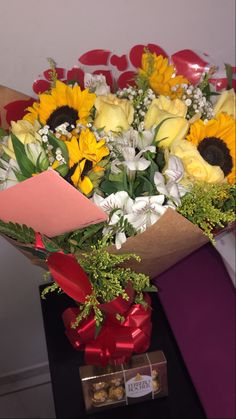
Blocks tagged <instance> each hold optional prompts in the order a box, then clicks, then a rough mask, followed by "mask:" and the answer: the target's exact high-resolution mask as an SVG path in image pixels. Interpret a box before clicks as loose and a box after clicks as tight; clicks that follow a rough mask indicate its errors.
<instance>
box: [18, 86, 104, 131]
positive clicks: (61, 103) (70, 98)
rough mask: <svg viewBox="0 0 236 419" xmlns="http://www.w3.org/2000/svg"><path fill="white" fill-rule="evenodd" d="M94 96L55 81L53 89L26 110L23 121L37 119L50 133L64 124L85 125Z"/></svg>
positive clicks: (76, 87) (75, 87)
mask: <svg viewBox="0 0 236 419" xmlns="http://www.w3.org/2000/svg"><path fill="white" fill-rule="evenodd" d="M95 99H96V95H95V94H94V93H89V91H88V90H87V89H86V90H83V91H82V90H81V89H80V87H79V86H77V85H75V86H73V87H71V86H68V85H66V84H65V83H63V82H61V81H59V80H57V81H56V85H55V87H54V88H53V89H52V90H51V91H50V92H49V93H42V94H40V95H39V102H35V103H34V104H33V106H32V107H29V108H28V109H27V110H28V111H29V113H28V114H26V115H25V117H24V119H26V120H28V121H30V122H31V123H33V122H34V121H35V119H38V120H39V121H40V122H41V123H42V124H43V125H46V124H47V125H49V127H50V129H51V130H52V131H54V130H55V128H56V127H57V126H59V125H61V124H63V123H64V122H68V123H69V124H70V125H74V126H75V125H76V122H80V123H81V124H86V122H87V119H88V116H89V113H90V111H91V108H92V107H93V105H94V102H95Z"/></svg>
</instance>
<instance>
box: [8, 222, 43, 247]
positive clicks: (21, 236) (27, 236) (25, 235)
mask: <svg viewBox="0 0 236 419" xmlns="http://www.w3.org/2000/svg"><path fill="white" fill-rule="evenodd" d="M0 233H2V234H5V235H6V236H8V237H10V238H12V239H14V240H18V241H19V242H20V243H34V242H35V232H34V230H33V229H32V228H31V227H27V226H26V225H24V224H23V225H21V224H17V223H12V222H9V223H5V222H4V221H2V220H0Z"/></svg>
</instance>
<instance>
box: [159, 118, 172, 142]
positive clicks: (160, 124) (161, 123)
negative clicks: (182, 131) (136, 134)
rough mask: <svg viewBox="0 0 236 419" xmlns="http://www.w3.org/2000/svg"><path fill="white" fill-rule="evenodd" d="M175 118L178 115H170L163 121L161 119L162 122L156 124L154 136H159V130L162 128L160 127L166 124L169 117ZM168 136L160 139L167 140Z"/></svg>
mask: <svg viewBox="0 0 236 419" xmlns="http://www.w3.org/2000/svg"><path fill="white" fill-rule="evenodd" d="M174 118H176V116H169V117H168V118H165V119H163V121H161V122H160V123H159V124H158V125H157V126H156V128H155V131H154V138H156V136H157V134H158V132H159V130H160V128H161V126H162V125H163V124H164V122H166V121H168V119H174ZM166 138H167V137H165V138H162V140H160V141H163V140H165V139H166ZM160 141H158V143H159V142H160Z"/></svg>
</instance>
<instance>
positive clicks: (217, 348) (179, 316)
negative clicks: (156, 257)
mask: <svg viewBox="0 0 236 419" xmlns="http://www.w3.org/2000/svg"><path fill="white" fill-rule="evenodd" d="M154 282H155V284H156V285H157V286H158V288H159V297H160V300H161V302H162V305H163V308H164V310H165V312H166V315H167V318H168V320H169V323H170V326H171V328H172V331H173V333H174V335H175V338H176V340H177V343H178V345H179V349H180V351H181V353H182V356H183V359H184V361H185V364H186V367H187V369H188V371H189V374H190V376H191V378H192V381H193V384H194V385H195V388H196V390H197V392H198V395H199V397H200V399H201V402H202V404H203V407H204V409H205V412H206V415H207V417H208V418H209V419H215V418H219V419H231V418H232V419H233V418H234V419H235V418H236V409H235V395H236V365H235V364H236V362H235V358H236V329H235V326H236V320H235V319H236V316H235V314H236V313H235V303H236V299H235V289H234V286H233V284H232V281H231V279H230V277H229V275H228V273H227V271H226V269H225V266H224V264H223V262H222V259H221V257H220V256H219V254H218V253H217V251H216V250H215V249H214V247H213V246H212V245H211V244H207V245H205V246H203V247H202V248H201V249H199V250H197V251H196V252H194V253H193V254H191V255H190V256H188V257H187V258H185V259H184V260H182V261H181V262H179V263H178V264H176V265H175V266H173V267H172V268H171V269H169V270H168V271H166V272H164V273H163V274H161V275H160V276H159V277H158V278H156V279H155V281H154ZM153 332H155V331H153ZM156 333H158V331H156Z"/></svg>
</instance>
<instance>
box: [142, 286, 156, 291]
mask: <svg viewBox="0 0 236 419" xmlns="http://www.w3.org/2000/svg"><path fill="white" fill-rule="evenodd" d="M157 291H158V288H157V287H156V286H155V285H150V287H145V288H143V292H157Z"/></svg>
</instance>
